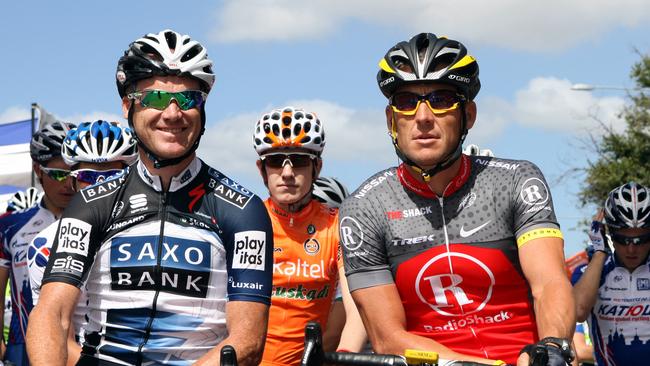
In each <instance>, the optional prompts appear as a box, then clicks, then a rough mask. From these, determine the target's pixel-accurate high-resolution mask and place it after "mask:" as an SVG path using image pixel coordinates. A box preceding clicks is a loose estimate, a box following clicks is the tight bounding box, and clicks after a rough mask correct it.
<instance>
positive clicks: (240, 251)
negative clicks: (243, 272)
mask: <svg viewBox="0 0 650 366" xmlns="http://www.w3.org/2000/svg"><path fill="white" fill-rule="evenodd" d="M265 247H266V233H265V232H264V231H253V230H251V231H242V232H239V233H235V254H234V255H233V259H232V268H235V269H254V270H257V271H263V270H264V265H265V263H264V262H265V256H264V252H265V251H264V248H265Z"/></svg>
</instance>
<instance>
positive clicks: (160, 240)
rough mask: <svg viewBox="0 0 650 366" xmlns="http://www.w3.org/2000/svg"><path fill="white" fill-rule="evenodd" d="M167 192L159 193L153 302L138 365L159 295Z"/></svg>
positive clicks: (140, 361) (140, 362) (154, 314)
mask: <svg viewBox="0 0 650 366" xmlns="http://www.w3.org/2000/svg"><path fill="white" fill-rule="evenodd" d="M167 193H168V192H161V194H160V210H159V212H160V235H159V236H158V252H157V257H156V268H154V276H153V278H154V279H155V281H156V286H155V287H156V293H155V294H154V296H153V303H152V304H151V312H150V315H149V320H148V321H147V326H146V327H145V334H144V338H143V339H142V343H141V344H140V345H139V346H138V360H137V363H136V364H137V365H138V366H140V365H142V348H144V346H145V345H146V344H147V342H148V341H149V337H150V336H151V328H152V325H153V321H154V319H155V318H156V311H157V309H156V308H157V305H158V295H160V284H161V281H162V268H161V266H162V248H163V241H164V236H165V220H166V219H167Z"/></svg>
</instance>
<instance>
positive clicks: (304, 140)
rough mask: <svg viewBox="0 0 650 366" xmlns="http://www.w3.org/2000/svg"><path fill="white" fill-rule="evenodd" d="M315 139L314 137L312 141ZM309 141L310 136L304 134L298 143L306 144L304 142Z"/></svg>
mask: <svg viewBox="0 0 650 366" xmlns="http://www.w3.org/2000/svg"><path fill="white" fill-rule="evenodd" d="M315 140H316V139H314V141H315ZM309 141H311V137H309V136H305V137H303V138H302V139H301V140H300V143H301V144H306V143H308V142H309Z"/></svg>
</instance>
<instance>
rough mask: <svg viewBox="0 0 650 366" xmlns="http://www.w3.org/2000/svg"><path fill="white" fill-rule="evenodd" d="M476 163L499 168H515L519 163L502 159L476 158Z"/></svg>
mask: <svg viewBox="0 0 650 366" xmlns="http://www.w3.org/2000/svg"><path fill="white" fill-rule="evenodd" d="M475 161H476V163H477V164H481V165H484V166H487V167H490V168H501V169H506V170H517V168H519V165H520V164H514V163H506V162H503V161H494V160H492V159H476V160H475Z"/></svg>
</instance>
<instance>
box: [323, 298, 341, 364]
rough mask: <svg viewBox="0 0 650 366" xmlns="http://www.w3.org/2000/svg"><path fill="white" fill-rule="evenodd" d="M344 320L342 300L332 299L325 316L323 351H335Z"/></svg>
mask: <svg viewBox="0 0 650 366" xmlns="http://www.w3.org/2000/svg"><path fill="white" fill-rule="evenodd" d="M346 321H347V319H346V316H345V307H344V306H343V301H341V300H339V299H337V300H334V301H333V302H332V307H331V308H330V313H329V315H328V316H327V326H326V327H325V330H324V332H323V351H325V352H333V351H336V349H337V348H336V347H337V345H338V344H339V341H340V340H341V333H342V332H343V327H344V326H345V322H346Z"/></svg>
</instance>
